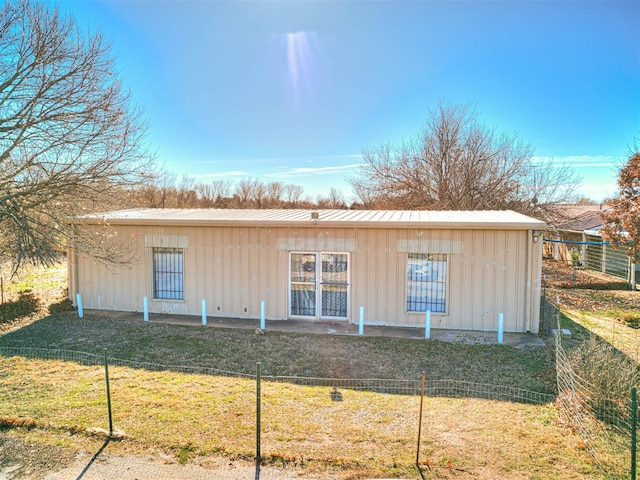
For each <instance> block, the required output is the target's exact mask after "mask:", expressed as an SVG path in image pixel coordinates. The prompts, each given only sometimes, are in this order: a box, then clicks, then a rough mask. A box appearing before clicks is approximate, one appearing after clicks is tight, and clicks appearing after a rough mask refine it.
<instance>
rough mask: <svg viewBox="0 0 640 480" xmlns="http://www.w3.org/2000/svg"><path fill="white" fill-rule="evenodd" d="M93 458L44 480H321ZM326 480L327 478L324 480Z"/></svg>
mask: <svg viewBox="0 0 640 480" xmlns="http://www.w3.org/2000/svg"><path fill="white" fill-rule="evenodd" d="M90 462H91V456H90V455H89V454H86V455H81V456H79V457H78V458H77V459H76V461H74V462H73V464H72V465H70V466H68V467H67V468H65V469H63V470H60V471H58V472H55V473H50V474H48V475H47V476H46V477H44V480H69V479H79V478H81V479H82V480H146V479H153V480H176V479H189V480H218V479H219V480H249V479H251V480H254V479H255V480H257V479H260V480H293V479H319V478H320V477H316V476H306V475H305V473H304V472H301V471H296V470H294V469H282V468H277V467H260V471H259V472H256V468H255V466H254V465H251V464H247V463H238V462H233V463H229V462H228V461H224V460H219V461H217V462H215V463H213V464H211V463H209V464H208V465H207V466H201V465H197V464H191V463H190V464H186V465H180V464H178V463H175V462H174V461H169V460H166V459H165V460H163V459H161V458H158V457H144V458H141V457H134V456H127V455H100V456H99V457H98V458H97V459H95V461H93V463H90ZM324 478H326V476H325V477H324Z"/></svg>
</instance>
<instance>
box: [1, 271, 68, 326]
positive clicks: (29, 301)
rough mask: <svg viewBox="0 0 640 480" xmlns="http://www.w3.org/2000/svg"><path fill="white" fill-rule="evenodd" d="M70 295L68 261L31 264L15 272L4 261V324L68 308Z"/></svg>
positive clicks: (2, 317) (2, 293)
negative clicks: (68, 290) (66, 306)
mask: <svg viewBox="0 0 640 480" xmlns="http://www.w3.org/2000/svg"><path fill="white" fill-rule="evenodd" d="M65 302H66V303H68V299H67V264H66V262H62V263H59V264H56V265H52V266H49V267H40V266H34V265H28V266H25V267H23V268H20V269H19V270H18V271H17V272H14V271H13V270H12V269H11V267H10V266H7V265H2V264H0V327H1V326H2V325H3V324H8V323H11V322H12V321H13V320H15V319H17V318H20V317H25V316H31V315H33V316H36V315H42V314H43V313H44V314H47V313H49V312H51V311H55V309H56V308H64V307H63V306H64V304H65Z"/></svg>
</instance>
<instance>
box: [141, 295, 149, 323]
mask: <svg viewBox="0 0 640 480" xmlns="http://www.w3.org/2000/svg"><path fill="white" fill-rule="evenodd" d="M142 311H143V314H142V315H143V318H144V321H145V322H148V321H149V299H148V298H147V297H144V298H143V299H142Z"/></svg>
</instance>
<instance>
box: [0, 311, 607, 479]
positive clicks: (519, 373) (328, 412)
mask: <svg viewBox="0 0 640 480" xmlns="http://www.w3.org/2000/svg"><path fill="white" fill-rule="evenodd" d="M0 346H12V347H24V346H28V347H42V348H58V349H66V350H82V351H90V352H91V351H93V352H95V353H97V354H99V353H101V351H102V349H103V348H104V347H107V348H108V349H109V355H110V356H112V357H115V358H121V359H127V360H129V361H144V362H153V363H162V364H165V365H166V364H172V365H198V366H202V367H217V368H222V369H225V370H232V371H236V372H241V373H245V374H251V373H255V362H256V361H261V362H262V366H263V374H264V375H303V376H308V377H336V378H388V379H407V378H415V379H419V376H420V372H421V371H423V370H424V371H426V372H427V375H428V376H430V377H431V378H440V379H457V380H466V381H471V382H478V383H490V384H496V385H511V386H515V387H520V388H527V389H530V390H534V391H549V389H550V388H549V387H550V386H551V387H552V384H551V383H550V382H549V381H548V379H549V371H550V370H552V367H553V366H552V364H551V362H550V357H549V354H548V352H547V350H546V349H545V348H516V347H509V346H496V345H493V346H492V345H459V344H446V343H442V342H427V341H418V340H404V339H391V338H370V337H364V338H354V337H341V336H327V335H303V334H292V333H286V334H285V333H279V332H267V334H266V335H263V336H257V335H255V334H254V333H253V332H252V331H247V330H229V329H204V328H201V327H186V326H176V325H163V324H145V323H143V322H141V321H140V320H113V319H109V318H103V317H100V316H96V315H86V316H85V318H84V319H82V320H80V319H78V318H76V316H75V314H74V313H64V314H56V315H52V316H49V317H46V318H44V319H41V320H38V321H36V322H33V323H31V324H29V325H27V326H25V327H23V328H20V329H17V330H15V331H13V332H11V333H7V334H5V335H3V336H2V337H0ZM0 360H1V362H2V363H1V371H2V372H3V374H2V375H1V376H0V379H1V387H0V404H2V405H3V410H4V411H11V412H15V413H14V414H12V417H15V418H24V419H31V420H34V421H35V424H34V425H26V426H28V427H32V428H27V429H12V432H11V433H12V434H13V435H15V434H16V431H18V430H20V431H22V434H23V435H25V436H26V438H28V439H30V440H38V441H42V442H48V443H55V444H58V445H62V446H66V447H70V448H85V449H87V445H86V444H87V441H89V442H91V441H93V440H91V439H88V438H87V435H86V429H87V428H91V427H101V428H107V421H106V412H105V409H106V407H105V393H104V379H103V376H104V372H103V370H102V369H101V368H100V367H95V366H86V365H80V364H78V363H74V362H68V361H60V360H42V359H25V358H22V357H8V358H1V359H0ZM110 376H111V386H112V402H113V406H114V423H115V426H116V428H119V429H122V430H124V432H126V434H127V435H128V437H127V439H126V440H124V441H122V442H119V443H118V444H116V446H114V447H110V448H112V449H113V451H122V452H127V453H134V454H143V453H149V452H168V453H170V454H171V455H173V456H174V457H175V458H178V459H180V460H182V461H192V460H193V459H195V458H199V459H200V461H202V460H201V459H202V458H206V457H208V456H220V455H226V456H229V457H230V458H245V459H249V458H251V457H252V455H253V454H254V452H255V410H256V406H255V381H254V380H251V379H242V378H229V377H220V376H210V375H202V374H188V373H180V372H176V371H159V372H158V371H149V370H148V369H139V368H136V369H134V368H125V367H110ZM341 393H342V395H343V400H342V401H341V402H332V401H331V395H330V394H331V389H330V388H329V387H310V386H298V385H292V384H287V383H272V382H263V385H262V399H263V400H262V401H263V404H262V418H263V428H262V435H263V437H262V448H263V450H262V454H263V457H264V458H265V461H266V462H275V463H278V462H283V463H288V464H291V463H293V464H297V465H300V464H303V465H304V468H305V469H306V470H307V471H316V472H317V471H326V472H331V475H333V476H332V477H331V478H353V479H355V478H366V477H367V476H368V477H370V476H381V475H386V476H395V475H404V476H407V475H410V476H415V469H414V467H413V464H414V462H415V456H416V446H417V425H418V415H419V397H417V396H414V395H390V394H376V393H372V392H358V391H354V390H349V389H343V390H342V391H341ZM5 409H6V410H5ZM423 418H424V425H423V436H422V448H421V451H420V461H421V462H422V463H423V466H424V467H425V468H428V471H429V472H430V473H429V475H431V477H429V478H459V477H462V478H464V477H467V476H468V477H469V478H481V479H483V478H486V479H489V478H491V479H494V478H540V479H548V478H558V479H568V478H600V477H599V476H598V474H596V473H594V470H593V466H592V465H591V464H590V459H589V457H588V456H587V455H586V453H585V452H584V450H582V449H581V448H580V441H579V439H578V438H577V437H575V436H574V435H573V434H572V433H571V432H570V431H569V430H567V429H565V428H563V427H562V426H560V425H559V424H558V422H557V412H556V411H555V408H554V407H553V406H552V405H541V406H540V405H538V406H536V405H522V404H518V403H512V402H499V401H489V400H479V399H472V398H464V399H459V398H437V397H436V398H426V400H425V404H424V416H423ZM33 427H35V428H33ZM335 475H339V477H336V476H335ZM410 478H412V477H410Z"/></svg>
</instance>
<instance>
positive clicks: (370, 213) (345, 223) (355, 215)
mask: <svg viewBox="0 0 640 480" xmlns="http://www.w3.org/2000/svg"><path fill="white" fill-rule="evenodd" d="M316 215H317V218H314V217H315V216H316ZM71 222H72V223H84V224H97V223H104V222H106V223H108V224H111V225H171V226H253V227H260V226H264V227H292V226H295V227H311V226H314V225H317V226H322V227H351V228H381V227H384V228H446V229H457V230H460V229H493V230H504V229H510V230H531V229H542V228H544V227H545V223H544V222H542V221H540V220H536V219H535V218H531V217H528V216H526V215H522V214H520V213H517V212H513V211H511V210H500V211H495V210H481V211H433V210H299V209H279V210H268V209H263V210H251V209H161V208H146V209H134V210H119V211H113V212H106V213H99V214H93V215H85V216H82V217H78V218H75V219H73V220H71Z"/></svg>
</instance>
